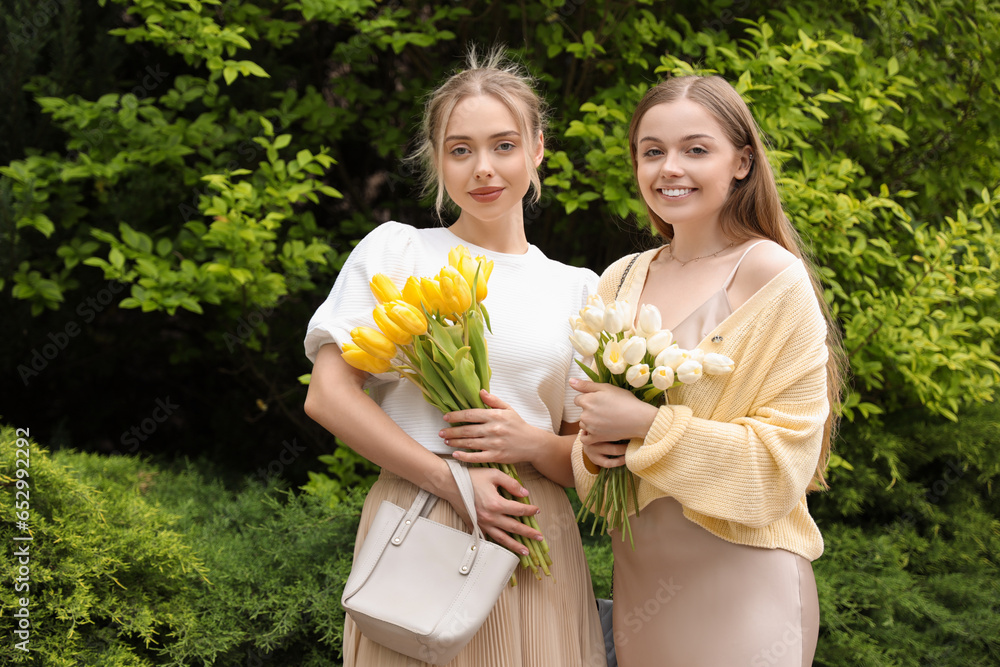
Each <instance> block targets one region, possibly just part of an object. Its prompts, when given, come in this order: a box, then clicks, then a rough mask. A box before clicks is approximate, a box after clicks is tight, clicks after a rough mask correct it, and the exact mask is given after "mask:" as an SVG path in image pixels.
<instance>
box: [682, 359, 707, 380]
mask: <svg viewBox="0 0 1000 667" xmlns="http://www.w3.org/2000/svg"><path fill="white" fill-rule="evenodd" d="M702 370H703V369H702V366H701V363H700V362H697V361H695V360H694V359H688V360H687V361H685V362H684V363H683V364H681V365H680V366H679V367H678V368H677V379H678V380H680V381H681V382H683V383H684V384H694V383H695V382H697V381H698V380H700V379H701V374H702Z"/></svg>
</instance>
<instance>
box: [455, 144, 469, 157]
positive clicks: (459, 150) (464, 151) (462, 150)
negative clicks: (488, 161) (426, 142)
mask: <svg viewBox="0 0 1000 667" xmlns="http://www.w3.org/2000/svg"><path fill="white" fill-rule="evenodd" d="M470 152H471V151H470V150H469V149H468V148H466V147H465V146H456V147H455V148H453V149H451V154H452V155H455V156H459V157H460V156H462V155H468V154H469V153H470Z"/></svg>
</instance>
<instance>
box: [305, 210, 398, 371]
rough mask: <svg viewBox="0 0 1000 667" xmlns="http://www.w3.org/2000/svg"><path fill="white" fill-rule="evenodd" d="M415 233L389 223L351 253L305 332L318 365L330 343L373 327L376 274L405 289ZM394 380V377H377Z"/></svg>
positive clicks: (339, 343)
mask: <svg viewBox="0 0 1000 667" xmlns="http://www.w3.org/2000/svg"><path fill="white" fill-rule="evenodd" d="M415 240H416V230H415V229H414V228H413V227H410V226H409V225H404V224H401V223H398V222H386V223H383V224H381V225H379V226H378V227H376V228H375V229H374V230H372V231H371V232H370V233H369V234H368V235H367V236H365V237H364V238H363V239H361V242H360V243H358V245H357V247H356V248H354V250H353V251H351V254H350V256H349V257H348V258H347V261H346V262H345V263H344V267H343V268H342V269H341V271H340V274H339V275H338V276H337V280H336V281H335V282H334V284H333V288H332V289H331V290H330V294H329V296H327V298H326V301H324V302H323V303H322V305H320V307H319V308H318V309H317V310H316V312H315V313H314V314H313V316H312V318H311V319H310V320H309V326H308V328H307V329H306V337H305V353H306V357H308V358H309V360H310V361H313V362H315V360H316V353H317V352H319V348H320V347H322V346H323V345H326V344H328V343H333V344H335V345H337V346H341V347H342V346H343V344H344V343H346V342H350V340H351V329H353V328H355V327H359V326H369V327H373V326H375V324H374V319H373V318H372V311H373V310H374V309H375V306H377V305H378V301H376V299H375V296H374V295H373V294H372V292H371V288H370V287H369V282H370V281H371V278H372V276H373V275H375V274H376V273H384V274H385V275H387V276H388V277H389V278H390V279H391V280H392V281H393V282H394V283H395V284H396V286H397V287H399V288H400V289H402V287H403V284H404V282H405V280H406V278H407V276H410V275H413V274H414V270H415V263H416V257H415V254H416V243H415ZM374 377H376V378H378V379H380V380H395V379H397V376H396V374H395V373H392V372H390V373H383V374H381V375H378V376H374Z"/></svg>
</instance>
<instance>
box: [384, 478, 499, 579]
mask: <svg viewBox="0 0 1000 667" xmlns="http://www.w3.org/2000/svg"><path fill="white" fill-rule="evenodd" d="M446 462H447V463H448V469H449V470H450V471H451V475H452V477H454V478H455V483H456V484H457V485H458V492H459V493H460V494H461V495H462V502H463V503H464V504H465V511H466V512H468V513H469V517H470V518H471V519H472V526H473V528H472V534H471V535H470V538H471V539H470V541H469V549H468V550H467V551H466V553H465V557H464V558H463V559H462V561H461V563H459V567H458V571H459V572H460V573H461V574H468V573H469V572H471V571H472V565H473V563H475V561H476V556H477V555H478V554H479V548H478V547H479V544H480V543H482V542H484V541H485V540H486V536H485V535H484V534H483V529H482V528H480V527H479V522H478V521H476V496H475V492H474V490H473V487H472V476H471V475H469V470H468V468H466V467H465V466H463V465H462V464H461V463H459V462H458V461H456V460H455V459H446ZM436 502H437V496H435V495H433V494H432V493H430V492H429V491H425V490H424V489H420V492H419V493H418V494H417V497H416V498H414V499H413V504H412V505H410V509H409V510H407V512H406V514H405V515H403V518H402V520H401V521H400V522H399V525H398V526H397V527H396V530H395V532H394V533H393V534H392V538H391V539H390V540H389V542H390V544H391V545H392V546H396V547H398V546H400V545H401V544H402V543H403V541H404V540H405V539H406V535H407V534H408V533H409V532H410V528H412V527H413V525H414V524H415V523H416V521H417V518H418V517H421V516H426V515H427V514H428V513H430V509H431V508H432V507H433V506H434V503H436Z"/></svg>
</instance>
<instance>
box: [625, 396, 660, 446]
mask: <svg viewBox="0 0 1000 667" xmlns="http://www.w3.org/2000/svg"><path fill="white" fill-rule="evenodd" d="M659 413H660V408H658V407H657V406H655V405H651V404H649V403H643V404H642V407H641V408H640V409H639V410H637V411H636V422H635V431H634V432H633V433H632V435H631V436H630V439H633V440H634V439H636V438H638V439H639V440H645V439H646V435H648V434H649V429H651V428H653V422H655V421H656V415H658V414H659Z"/></svg>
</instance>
